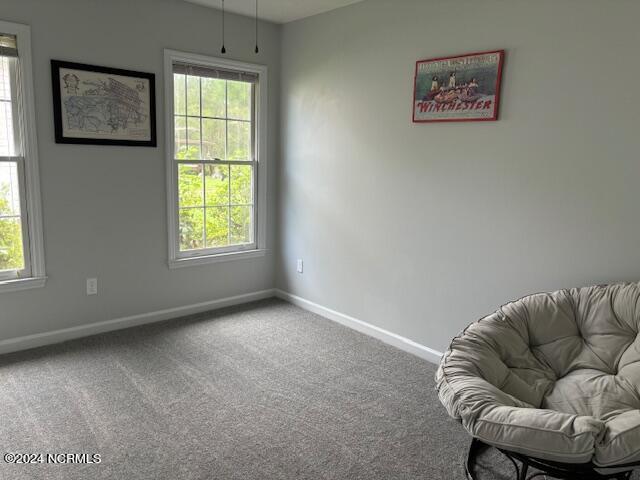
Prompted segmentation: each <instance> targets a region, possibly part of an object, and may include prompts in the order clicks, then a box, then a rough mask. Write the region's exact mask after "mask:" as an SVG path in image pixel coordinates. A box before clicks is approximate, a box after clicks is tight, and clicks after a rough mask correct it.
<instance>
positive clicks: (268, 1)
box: [185, 0, 362, 23]
mask: <svg viewBox="0 0 640 480" xmlns="http://www.w3.org/2000/svg"><path fill="white" fill-rule="evenodd" d="M185 1H187V2H191V3H197V4H199V5H204V6H206V7H212V8H216V9H218V10H219V9H220V8H221V5H222V0H185ZM361 1H362V0H259V1H258V16H259V17H260V18H261V19H262V20H268V21H270V22H275V23H287V22H292V21H293V20H299V19H301V18H304V17H310V16H311V15H316V14H318V13H323V12H328V11H329V10H334V9H336V8H340V7H345V6H347V5H351V4H352V3H358V2H361ZM224 7H225V10H226V11H228V12H233V13H239V14H240V15H247V16H250V17H253V16H254V15H255V12H256V3H255V0H225V5H224Z"/></svg>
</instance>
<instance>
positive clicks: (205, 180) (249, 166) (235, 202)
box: [173, 63, 258, 255]
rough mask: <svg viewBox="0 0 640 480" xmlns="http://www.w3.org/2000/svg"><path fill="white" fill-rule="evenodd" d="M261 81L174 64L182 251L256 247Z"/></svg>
mask: <svg viewBox="0 0 640 480" xmlns="http://www.w3.org/2000/svg"><path fill="white" fill-rule="evenodd" d="M257 79H258V76H257V75H256V74H251V73H243V72H236V71H228V70H219V69H215V68H207V67H201V66H194V65H186V64H182V63H174V65H173V85H174V89H173V96H174V99H173V103H174V148H175V152H174V157H175V162H176V163H177V175H176V178H177V184H178V185H177V187H178V188H177V196H178V230H179V231H178V242H179V251H180V252H181V253H186V254H187V255H188V254H189V253H190V252H191V253H193V254H202V251H211V253H224V252H233V251H238V250H246V249H252V248H255V243H256V238H255V237H256V229H255V216H256V215H255V201H254V199H255V185H256V174H257V170H256V159H255V153H254V152H255V148H254V145H255V110H256V109H255V86H256V83H257Z"/></svg>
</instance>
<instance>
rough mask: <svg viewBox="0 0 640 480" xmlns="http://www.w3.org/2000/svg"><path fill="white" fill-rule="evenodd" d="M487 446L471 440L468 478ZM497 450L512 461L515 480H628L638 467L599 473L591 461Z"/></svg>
mask: <svg viewBox="0 0 640 480" xmlns="http://www.w3.org/2000/svg"><path fill="white" fill-rule="evenodd" d="M487 448H492V447H491V446H490V445H487V444H486V443H484V442H482V441H481V440H478V439H477V438H474V439H473V440H472V441H471V446H470V447H469V455H468V456H467V463H466V464H465V472H466V474H467V478H468V480H477V477H476V474H475V465H476V460H477V457H478V454H480V453H481V452H482V451H483V450H486V449H487ZM497 450H498V451H500V452H501V453H502V454H503V455H505V456H506V457H507V458H508V459H509V460H510V461H511V463H513V466H514V467H515V470H516V478H517V480H532V479H534V478H543V477H545V476H546V477H548V478H558V479H563V480H630V479H631V475H633V471H634V469H635V468H638V467H640V465H639V464H633V465H621V466H620V467H619V468H620V469H623V470H624V471H622V472H618V473H611V474H603V473H599V472H598V471H597V470H596V469H595V466H594V465H593V464H591V463H587V464H571V463H559V462H551V461H549V460H541V459H538V458H533V457H528V456H526V455H522V454H520V453H515V452H510V451H507V450H503V449H501V448H498V449H497ZM627 468H628V470H627ZM532 469H536V470H538V471H537V472H535V473H531V474H529V471H530V470H532ZM616 469H617V468H616Z"/></svg>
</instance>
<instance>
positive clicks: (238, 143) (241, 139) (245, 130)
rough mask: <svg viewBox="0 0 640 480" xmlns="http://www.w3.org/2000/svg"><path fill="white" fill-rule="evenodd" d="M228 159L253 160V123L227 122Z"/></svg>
mask: <svg viewBox="0 0 640 480" xmlns="http://www.w3.org/2000/svg"><path fill="white" fill-rule="evenodd" d="M227 135H228V136H229V137H228V138H227V149H228V150H227V160H251V123H249V122H233V121H229V122H228V124H227Z"/></svg>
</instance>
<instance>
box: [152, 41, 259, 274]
mask: <svg viewBox="0 0 640 480" xmlns="http://www.w3.org/2000/svg"><path fill="white" fill-rule="evenodd" d="M174 63H186V64H190V65H200V66H204V67H212V68H221V69H228V70H239V71H243V72H250V73H256V74H257V75H258V83H257V84H256V85H255V99H254V106H255V115H254V121H255V125H254V131H255V141H254V149H255V152H254V161H255V168H254V207H253V208H254V214H253V215H254V227H255V228H254V243H253V244H251V245H250V246H249V247H247V246H242V245H240V246H237V247H228V248H220V249H202V250H196V251H190V252H180V245H179V241H180V238H179V237H180V236H179V233H178V229H179V221H178V162H176V160H175V155H174V152H175V132H174V125H175V120H174V98H173V94H174V85H173V65H174ZM164 83H165V125H166V127H165V129H166V134H165V135H166V149H167V151H166V161H167V212H168V225H169V267H170V268H180V267H187V266H192V265H202V264H207V263H216V262H224V261H229V260H237V259H246V258H254V257H259V256H263V255H264V254H265V253H266V250H267V244H266V233H267V92H268V89H267V67H266V66H265V65H257V64H253V63H245V62H238V61H235V60H228V59H226V58H218V57H210V56H206V55H199V54H194V53H185V52H179V51H176V50H168V49H167V50H165V51H164Z"/></svg>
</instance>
